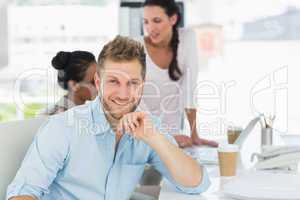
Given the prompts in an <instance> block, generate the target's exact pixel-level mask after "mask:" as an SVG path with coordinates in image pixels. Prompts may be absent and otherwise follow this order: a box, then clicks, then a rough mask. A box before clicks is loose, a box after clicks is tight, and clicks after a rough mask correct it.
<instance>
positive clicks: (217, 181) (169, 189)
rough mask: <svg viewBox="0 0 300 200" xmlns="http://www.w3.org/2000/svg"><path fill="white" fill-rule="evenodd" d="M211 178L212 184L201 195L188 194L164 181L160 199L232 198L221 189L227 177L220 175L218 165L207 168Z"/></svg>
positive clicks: (210, 199) (201, 199) (212, 199)
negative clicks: (225, 195)
mask: <svg viewBox="0 0 300 200" xmlns="http://www.w3.org/2000/svg"><path fill="white" fill-rule="evenodd" d="M207 170H208V172H209V176H210V180H211V186H210V188H209V189H208V191H206V192H204V193H202V194H201V195H187V194H183V193H179V192H176V191H175V189H174V187H173V186H172V185H170V183H169V182H167V181H164V183H163V185H162V188H161V191H160V195H159V200H172V199H176V200H232V198H228V197H224V196H223V195H222V194H221V193H220V192H219V191H220V188H222V185H223V184H224V183H226V181H228V180H226V179H223V178H220V177H219V172H218V170H219V169H218V166H215V167H208V168H207Z"/></svg>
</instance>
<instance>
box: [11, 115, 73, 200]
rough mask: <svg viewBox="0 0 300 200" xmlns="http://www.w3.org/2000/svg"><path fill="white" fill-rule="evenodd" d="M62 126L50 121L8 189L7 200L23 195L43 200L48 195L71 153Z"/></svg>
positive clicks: (36, 138)
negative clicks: (50, 187)
mask: <svg viewBox="0 0 300 200" xmlns="http://www.w3.org/2000/svg"><path fill="white" fill-rule="evenodd" d="M51 118H52V117H51ZM62 125H63V123H61V120H57V119H56V120H55V119H49V120H48V121H47V122H46V123H45V124H44V125H43V126H42V127H41V128H40V129H39V131H38V134H37V135H36V136H35V138H34V140H33V142H32V144H31V146H30V147H29V150H28V151H27V153H26V156H25V158H24V160H23V162H22V164H21V167H20V169H19V170H18V172H17V174H16V176H15V178H14V180H13V181H12V183H11V184H10V185H9V186H8V188H7V193H6V199H9V198H12V197H15V196H22V195H28V196H33V197H35V198H37V199H40V198H41V197H42V196H43V195H44V194H46V193H49V186H50V185H51V183H52V182H53V181H54V179H55V178H56V175H57V173H58V171H59V170H61V169H62V168H63V166H64V162H65V160H66V158H67V155H68V152H69V140H68V139H67V137H66V135H65V134H64V133H63V131H62V130H64V129H63V126H62Z"/></svg>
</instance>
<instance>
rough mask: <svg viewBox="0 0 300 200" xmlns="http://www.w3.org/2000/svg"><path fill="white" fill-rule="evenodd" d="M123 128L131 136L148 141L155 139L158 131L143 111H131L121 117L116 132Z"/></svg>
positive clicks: (120, 131)
mask: <svg viewBox="0 0 300 200" xmlns="http://www.w3.org/2000/svg"><path fill="white" fill-rule="evenodd" d="M123 130H124V131H125V132H126V133H128V134H130V135H131V136H132V137H133V138H135V139H138V140H143V141H144V142H146V143H150V142H151V141H152V140H155V137H156V136H157V135H158V131H157V130H156V128H155V127H154V125H153V123H152V120H151V119H150V117H149V115H148V114H147V113H145V112H131V113H128V114H126V115H124V116H123V117H122V119H121V120H120V122H119V125H118V127H117V132H119V133H122V132H123Z"/></svg>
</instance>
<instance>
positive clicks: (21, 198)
mask: <svg viewBox="0 0 300 200" xmlns="http://www.w3.org/2000/svg"><path fill="white" fill-rule="evenodd" d="M9 200H37V199H36V198H34V197H32V196H17V197H12V198H10V199H9Z"/></svg>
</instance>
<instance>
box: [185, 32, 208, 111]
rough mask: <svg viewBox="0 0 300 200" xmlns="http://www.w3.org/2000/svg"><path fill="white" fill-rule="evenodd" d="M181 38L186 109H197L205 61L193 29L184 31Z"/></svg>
mask: <svg viewBox="0 0 300 200" xmlns="http://www.w3.org/2000/svg"><path fill="white" fill-rule="evenodd" d="M182 34H183V35H182V37H181V40H182V41H181V43H182V44H181V48H182V50H181V51H180V52H181V53H182V54H183V56H181V59H182V61H181V62H180V63H181V64H182V65H183V66H182V70H183V72H184V73H183V76H182V77H183V79H182V81H183V97H184V98H185V99H184V107H185V108H196V107H197V96H196V95H197V83H198V76H199V72H200V69H202V68H204V67H205V65H206V64H205V63H204V60H203V59H201V57H200V53H199V48H198V46H197V37H196V32H195V31H194V30H193V29H184V30H183V32H182Z"/></svg>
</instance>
